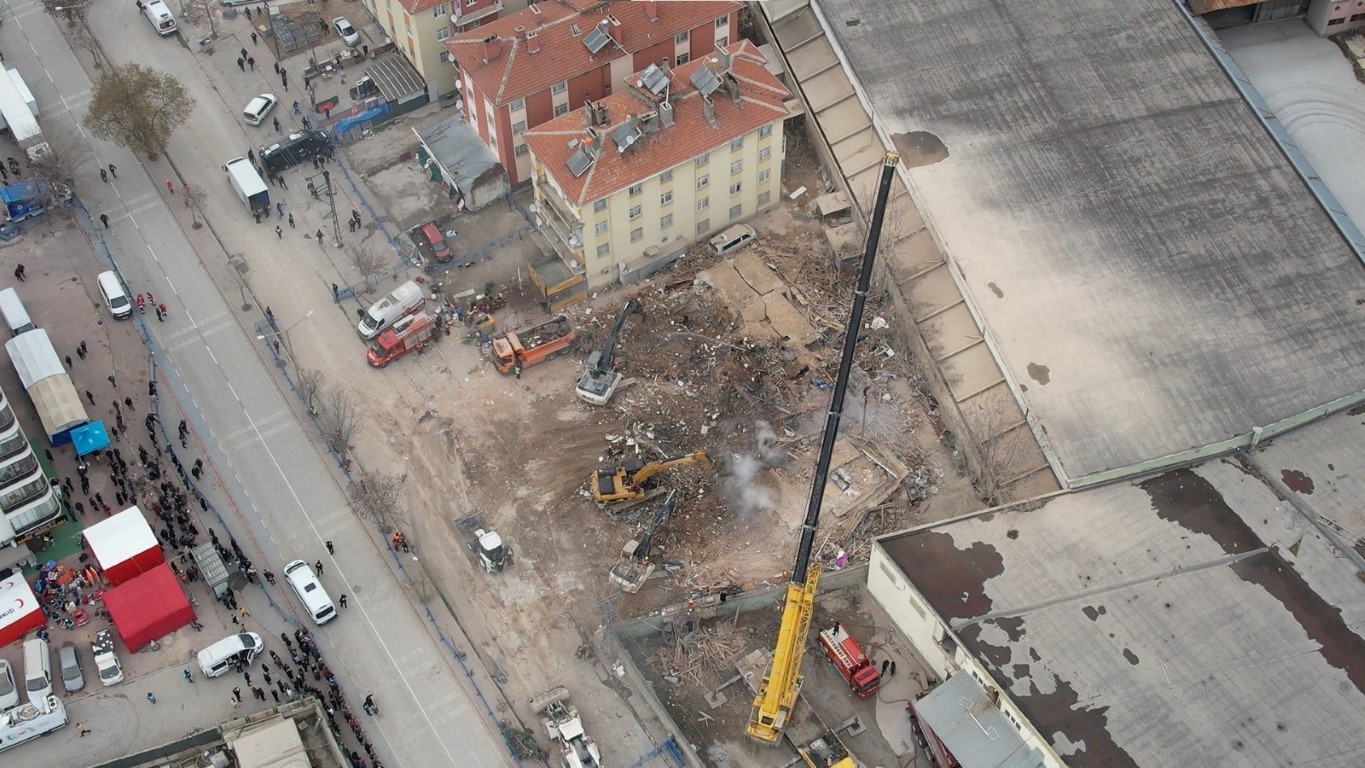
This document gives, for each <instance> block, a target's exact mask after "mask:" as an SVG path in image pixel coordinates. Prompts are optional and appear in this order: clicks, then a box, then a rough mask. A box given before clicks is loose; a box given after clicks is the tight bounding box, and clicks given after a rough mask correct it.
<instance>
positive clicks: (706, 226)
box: [697, 219, 711, 235]
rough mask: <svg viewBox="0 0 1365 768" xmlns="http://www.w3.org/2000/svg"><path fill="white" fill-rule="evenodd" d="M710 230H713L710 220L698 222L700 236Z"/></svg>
mask: <svg viewBox="0 0 1365 768" xmlns="http://www.w3.org/2000/svg"><path fill="white" fill-rule="evenodd" d="M710 229H711V220H710V219H702V220H701V221H699V222H697V234H699V235H700V234H701V233H703V232H707V231H710Z"/></svg>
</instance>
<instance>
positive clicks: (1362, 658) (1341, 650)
mask: <svg viewBox="0 0 1365 768" xmlns="http://www.w3.org/2000/svg"><path fill="white" fill-rule="evenodd" d="M1140 487H1141V488H1142V490H1144V491H1146V492H1147V494H1148V495H1149V496H1150V497H1151V499H1152V506H1153V507H1154V508H1155V509H1156V511H1157V514H1158V515H1159V516H1160V517H1161V518H1162V519H1164V520H1170V521H1171V522H1174V523H1176V524H1177V525H1180V526H1181V527H1183V528H1185V529H1187V530H1189V531H1192V532H1194V533H1200V534H1204V535H1206V536H1208V537H1209V538H1211V539H1213V540H1214V541H1215V542H1217V543H1218V545H1219V546H1220V547H1222V548H1223V551H1225V552H1227V553H1228V554H1229V555H1235V554H1243V553H1247V552H1253V551H1255V550H1258V549H1265V548H1266V545H1265V543H1264V542H1262V541H1261V540H1260V539H1259V538H1258V537H1257V536H1256V533H1255V532H1254V531H1252V530H1251V528H1250V527H1249V526H1248V525H1247V524H1246V523H1245V522H1243V521H1242V519H1241V518H1240V517H1238V516H1237V514H1236V513H1235V512H1233V511H1232V509H1231V508H1230V507H1229V506H1228V505H1227V503H1226V502H1225V501H1224V500H1223V497H1222V496H1221V495H1220V494H1219V493H1218V491H1217V490H1216V489H1214V487H1213V486H1212V485H1211V484H1210V483H1209V482H1208V481H1207V480H1205V479H1204V478H1202V477H1200V476H1199V475H1196V474H1195V473H1194V472H1191V471H1190V470H1188V469H1178V470H1175V471H1173V472H1167V473H1166V474H1164V475H1160V476H1157V477H1154V478H1152V479H1150V480H1145V481H1143V482H1142V483H1141V484H1140ZM1229 567H1230V569H1231V571H1232V572H1233V573H1235V574H1237V575H1238V576H1239V577H1241V578H1242V579H1243V580H1245V581H1247V582H1248V583H1251V584H1255V585H1257V586H1259V587H1261V588H1262V589H1264V590H1265V591H1266V592H1268V593H1269V594H1270V596H1271V597H1274V598H1275V599H1276V600H1278V601H1279V602H1280V604H1281V605H1283V606H1284V607H1285V610H1287V611H1289V613H1290V614H1291V615H1292V616H1293V617H1294V619H1295V620H1296V621H1297V622H1298V623H1299V626H1300V627H1303V630H1304V632H1306V633H1307V634H1308V636H1309V637H1311V638H1313V640H1314V641H1316V642H1317V643H1318V645H1319V646H1321V650H1320V651H1319V653H1320V654H1321V655H1322V657H1323V659H1325V660H1326V661H1327V663H1328V664H1331V665H1332V666H1334V667H1336V668H1337V669H1340V670H1342V671H1344V672H1345V673H1346V675H1347V677H1349V678H1350V680H1351V683H1352V684H1354V685H1355V687H1356V689H1357V690H1359V691H1360V692H1362V693H1365V638H1361V637H1360V636H1359V635H1357V634H1356V633H1355V632H1353V631H1352V630H1351V627H1350V626H1348V625H1347V623H1346V621H1345V619H1343V617H1342V615H1341V609H1339V608H1337V607H1336V606H1334V605H1332V604H1331V603H1329V602H1327V601H1326V600H1324V599H1323V598H1322V597H1321V596H1320V595H1318V594H1317V592H1315V591H1314V590H1313V589H1312V587H1310V586H1309V585H1308V584H1307V583H1306V582H1305V581H1304V580H1303V577H1302V576H1301V575H1300V574H1299V572H1298V571H1296V570H1294V568H1293V566H1291V565H1290V564H1289V562H1288V561H1286V560H1285V559H1284V557H1283V556H1282V555H1281V554H1280V553H1279V552H1278V551H1277V550H1274V549H1272V550H1269V551H1267V552H1262V553H1259V554H1256V555H1253V556H1251V557H1248V558H1246V559H1243V560H1239V561H1237V562H1235V563H1233V564H1232V565H1231V566H1229Z"/></svg>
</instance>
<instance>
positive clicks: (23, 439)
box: [0, 392, 62, 546]
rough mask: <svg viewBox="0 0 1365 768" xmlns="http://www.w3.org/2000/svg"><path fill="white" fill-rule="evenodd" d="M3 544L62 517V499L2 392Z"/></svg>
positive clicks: (0, 488)
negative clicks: (49, 480)
mask: <svg viewBox="0 0 1365 768" xmlns="http://www.w3.org/2000/svg"><path fill="white" fill-rule="evenodd" d="M0 512H3V513H4V521H3V522H0V546H4V545H7V544H9V543H10V542H11V541H12V540H14V539H16V538H17V539H19V540H24V539H26V538H28V537H30V536H32V535H35V534H36V533H39V532H41V531H43V530H46V529H47V528H50V527H51V524H52V523H53V522H54V521H57V520H60V519H61V517H62V503H61V499H60V498H59V497H58V495H57V493H56V491H54V489H53V488H52V484H51V483H49V482H48V478H47V475H46V474H45V473H44V472H43V468H42V465H41V464H39V463H38V455H37V454H36V453H34V452H33V447H32V446H31V445H30V444H29V441H28V435H26V434H24V430H23V428H22V427H20V426H19V420H18V419H16V418H15V416H14V410H13V409H12V408H10V404H9V401H8V399H6V398H5V395H4V393H3V392H0Z"/></svg>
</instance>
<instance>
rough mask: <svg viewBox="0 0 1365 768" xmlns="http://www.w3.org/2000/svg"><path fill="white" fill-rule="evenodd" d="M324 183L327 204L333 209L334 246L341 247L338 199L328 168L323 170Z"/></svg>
mask: <svg viewBox="0 0 1365 768" xmlns="http://www.w3.org/2000/svg"><path fill="white" fill-rule="evenodd" d="M322 183H323V185H324V187H325V189H326V190H327V204H328V205H330V206H331V207H332V232H333V234H335V235H336V242H335V243H333V245H334V246H335V247H337V248H340V247H341V223H340V222H339V221H337V199H336V195H334V194H332V174H331V172H330V171H328V170H327V169H326V168H324V169H323V170H322Z"/></svg>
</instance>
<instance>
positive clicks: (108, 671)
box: [100, 661, 123, 680]
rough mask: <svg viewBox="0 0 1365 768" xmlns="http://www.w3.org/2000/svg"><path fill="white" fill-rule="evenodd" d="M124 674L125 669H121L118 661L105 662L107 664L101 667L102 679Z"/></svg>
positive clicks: (110, 678)
mask: <svg viewBox="0 0 1365 768" xmlns="http://www.w3.org/2000/svg"><path fill="white" fill-rule="evenodd" d="M122 674H123V670H121V669H119V666H118V662H117V661H115V662H105V665H104V666H101V667H100V679H101V680H113V679H114V678H116V677H118V676H119V675H122Z"/></svg>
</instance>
